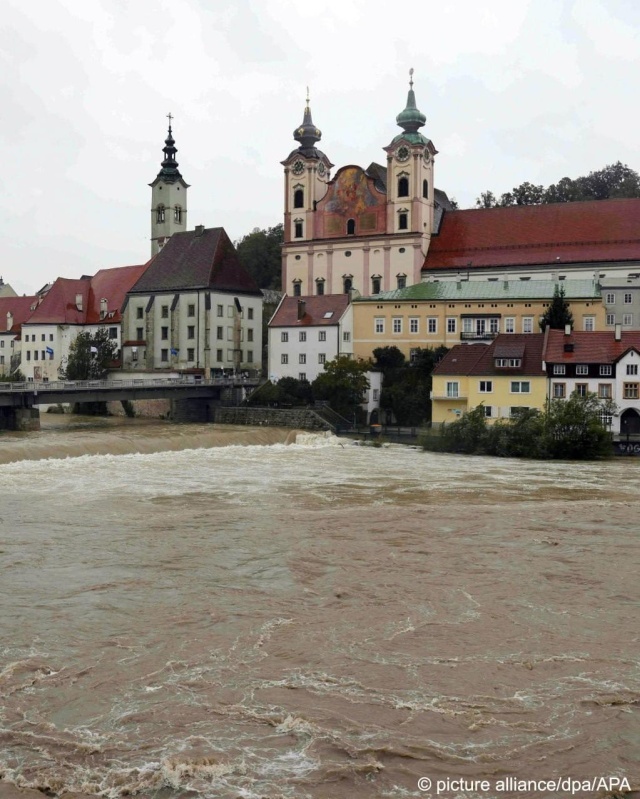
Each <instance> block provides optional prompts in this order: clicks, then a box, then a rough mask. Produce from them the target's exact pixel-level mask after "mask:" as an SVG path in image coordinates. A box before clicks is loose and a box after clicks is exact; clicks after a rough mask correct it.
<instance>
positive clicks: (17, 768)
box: [0, 417, 640, 799]
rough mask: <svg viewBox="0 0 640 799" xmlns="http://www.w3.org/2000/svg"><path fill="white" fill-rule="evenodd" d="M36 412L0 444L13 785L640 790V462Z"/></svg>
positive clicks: (8, 786)
mask: <svg viewBox="0 0 640 799" xmlns="http://www.w3.org/2000/svg"><path fill="white" fill-rule="evenodd" d="M44 423H45V425H46V426H47V428H48V429H44V430H43V431H42V432H40V433H30V434H3V435H2V438H0V462H1V463H2V466H0V474H1V481H0V492H1V505H0V517H1V518H0V592H1V595H2V604H1V609H2V616H1V618H0V633H1V635H0V797H2V799H4V797H5V796H6V797H8V796H13V795H14V791H15V790H16V786H17V787H20V788H22V789H24V790H25V793H24V794H22V795H23V796H27V795H28V796H31V791H36V790H39V791H45V792H47V793H48V795H49V796H60V795H62V794H64V793H65V792H67V793H69V792H75V793H77V794H81V795H83V796H101V797H107V798H108V799H116V798H118V799H119V797H122V796H128V795H132V794H133V795H138V796H142V797H145V799H179V798H180V799H187V797H189V799H205V798H208V797H211V798H213V797H215V798H216V799H217V798H218V797H219V798H220V799H238V798H239V797H242V798H243V799H258V797H266V798H267V799H279V798H282V799H285V798H286V799H360V798H361V797H362V798H364V797H367V799H370V797H421V796H436V795H440V796H460V797H471V798H475V797H483V798H484V797H504V796H509V797H513V796H558V797H560V796H570V795H571V794H570V793H569V792H567V791H563V790H550V789H549V786H546V787H545V789H544V790H542V789H541V790H537V791H536V790H533V789H531V786H529V788H522V787H521V788H517V789H512V790H507V789H504V790H501V789H500V785H499V781H500V780H506V779H507V778H513V779H520V780H538V781H545V780H551V779H552V778H558V777H564V778H570V779H574V780H587V779H592V778H605V779H610V778H616V779H618V780H624V782H622V785H623V786H625V785H626V784H628V787H629V789H630V790H631V791H639V790H640V713H639V711H640V624H639V622H638V618H639V614H638V600H639V599H640V577H639V574H640V556H639V551H640V548H639V541H640V521H639V519H640V512H639V511H640V499H639V496H640V495H639V491H638V486H639V477H640V461H639V460H636V459H622V458H621V459H618V460H614V461H611V462H606V463H588V464H569V463H535V462H532V463H528V462H520V461H509V460H497V459H495V460H494V459H489V458H467V457H458V456H451V455H440V454H430V453H424V452H421V451H419V450H416V449H412V448H409V447H402V446H390V447H383V448H379V449H377V448H369V447H358V446H353V445H351V444H350V443H349V442H347V441H345V440H340V441H338V440H337V439H335V438H326V437H323V436H319V435H312V434H298V435H297V436H296V434H295V433H293V432H291V431H287V430H278V429H268V428H259V429H253V428H233V427H216V426H212V425H208V426H197V425H196V426H194V425H190V426H173V425H169V424H165V423H159V422H150V423H147V424H144V423H141V422H140V421H138V420H122V419H119V420H104V421H103V422H98V423H96V420H88V421H86V422H85V423H82V422H81V421H80V422H78V420H72V421H69V419H68V417H64V418H61V417H58V418H54V419H49V418H46V419H45V420H44ZM420 778H423V782H421V783H419V779H420ZM425 778H426V779H427V780H430V781H431V783H428V782H425V781H424V779H425ZM447 780H449V781H451V780H468V781H474V780H476V781H478V780H487V781H488V782H489V783H490V787H489V788H487V789H486V790H485V789H484V787H478V785H473V786H472V787H469V786H470V785H471V782H469V783H467V784H466V786H465V785H461V784H457V785H456V784H455V783H452V782H449V783H447V784H446V785H445V782H446V781H447ZM438 783H439V784H438ZM429 785H430V786H431V787H429ZM511 785H514V783H511ZM545 785H546V783H545ZM436 788H437V790H436ZM595 788H597V789H595ZM595 788H594V789H593V790H592V789H591V788H586V787H584V786H581V787H580V789H576V790H575V791H574V793H573V795H575V796H582V797H596V796H603V795H606V791H604V790H602V789H601V785H600V787H598V786H595ZM625 790H626V787H625ZM613 793H615V792H612V791H610V792H609V795H610V796H611V795H613ZM16 795H18V794H16ZM34 795H37V796H42V793H38V794H34ZM620 795H622V794H620ZM630 795H633V793H631V794H630ZM635 795H636V796H640V794H635Z"/></svg>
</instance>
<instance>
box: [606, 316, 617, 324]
mask: <svg viewBox="0 0 640 799" xmlns="http://www.w3.org/2000/svg"><path fill="white" fill-rule="evenodd" d="M615 323H616V315H615V314H614V313H608V314H607V325H609V326H611V325H615Z"/></svg>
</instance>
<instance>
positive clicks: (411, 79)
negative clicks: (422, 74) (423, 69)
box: [409, 67, 413, 89]
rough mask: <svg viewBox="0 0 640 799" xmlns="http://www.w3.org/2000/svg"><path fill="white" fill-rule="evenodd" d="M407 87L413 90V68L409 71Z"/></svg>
mask: <svg viewBox="0 0 640 799" xmlns="http://www.w3.org/2000/svg"><path fill="white" fill-rule="evenodd" d="M409 87H410V88H411V89H413V67H411V69H410V70H409Z"/></svg>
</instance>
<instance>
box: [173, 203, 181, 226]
mask: <svg viewBox="0 0 640 799" xmlns="http://www.w3.org/2000/svg"><path fill="white" fill-rule="evenodd" d="M173 218H174V221H176V222H177V223H178V224H181V223H182V208H181V206H179V205H176V207H175V208H174V209H173Z"/></svg>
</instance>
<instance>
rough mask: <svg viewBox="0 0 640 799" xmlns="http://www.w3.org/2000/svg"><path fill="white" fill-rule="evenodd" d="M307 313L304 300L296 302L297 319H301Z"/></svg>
mask: <svg viewBox="0 0 640 799" xmlns="http://www.w3.org/2000/svg"><path fill="white" fill-rule="evenodd" d="M306 312H307V303H306V302H305V301H304V300H298V319H303V318H304V315H305V314H306Z"/></svg>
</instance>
